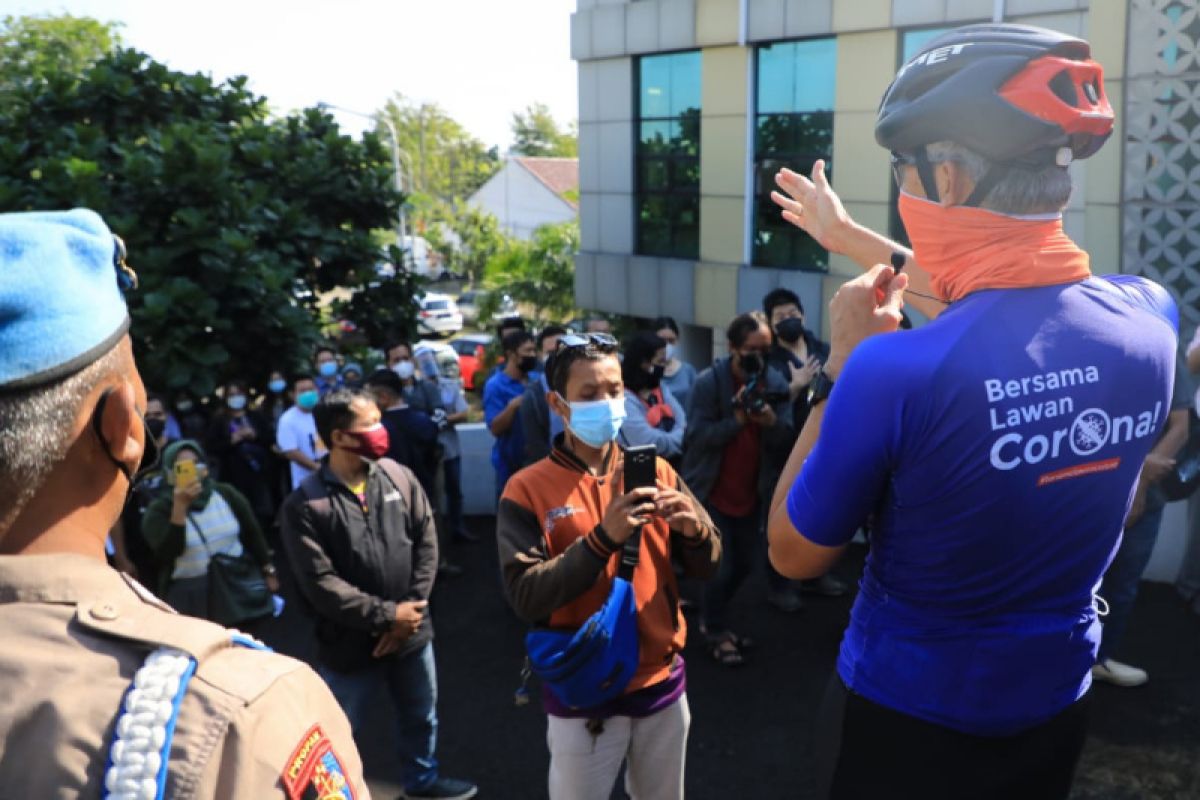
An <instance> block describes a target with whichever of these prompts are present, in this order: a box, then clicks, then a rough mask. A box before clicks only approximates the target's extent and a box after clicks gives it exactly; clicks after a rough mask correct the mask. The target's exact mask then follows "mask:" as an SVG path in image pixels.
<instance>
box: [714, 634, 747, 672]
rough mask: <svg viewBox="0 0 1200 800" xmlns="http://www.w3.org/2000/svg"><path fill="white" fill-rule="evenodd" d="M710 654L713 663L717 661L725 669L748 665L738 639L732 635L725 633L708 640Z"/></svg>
mask: <svg viewBox="0 0 1200 800" xmlns="http://www.w3.org/2000/svg"><path fill="white" fill-rule="evenodd" d="M708 648H709V652H710V653H711V654H712V657H713V661H716V662H717V663H718V664H720V665H721V666H723V667H740V666H741V665H742V664H744V663H746V659H745V658H744V657H743V656H742V651H741V649H740V648H739V647H738V645H737V637H735V636H734V635H733V634H732V633H725V634H723V635H721V636H715V637H712V638H710V639H709V640H708Z"/></svg>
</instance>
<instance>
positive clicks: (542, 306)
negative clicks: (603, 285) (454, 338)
mask: <svg viewBox="0 0 1200 800" xmlns="http://www.w3.org/2000/svg"><path fill="white" fill-rule="evenodd" d="M578 250H579V223H577V222H561V223H558V224H556V225H543V226H541V227H540V228H538V229H537V230H535V231H534V232H533V238H532V239H531V240H530V241H528V242H524V241H521V240H519V239H510V240H508V243H507V245H506V246H505V247H504V249H503V250H501V251H500V252H499V253H497V255H496V256H495V257H494V258H492V259H491V260H490V261H489V262H488V265H487V280H486V285H487V287H488V288H489V289H490V290H491V294H490V295H489V300H498V298H499V297H500V296H501V294H507V295H509V296H510V297H512V299H513V300H515V301H517V303H519V304H522V305H527V306H530V307H532V308H533V315H534V318H535V319H537V320H538V321H542V322H544V321H546V320H551V319H554V320H565V319H567V318H568V317H569V316H570V314H571V312H572V311H574V310H575V253H576V252H577V251H578ZM493 310H494V309H489V308H481V310H480V311H481V314H485V313H486V314H490V313H492V311H493Z"/></svg>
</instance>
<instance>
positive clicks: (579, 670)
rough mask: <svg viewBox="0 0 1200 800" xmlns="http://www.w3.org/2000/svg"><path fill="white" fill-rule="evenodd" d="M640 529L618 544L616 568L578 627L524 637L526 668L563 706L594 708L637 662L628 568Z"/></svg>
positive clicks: (614, 693)
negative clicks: (605, 594)
mask: <svg viewBox="0 0 1200 800" xmlns="http://www.w3.org/2000/svg"><path fill="white" fill-rule="evenodd" d="M641 542H642V532H641V529H640V528H639V529H637V530H636V531H634V532H633V534H632V535H631V536H630V537H629V538H628V539H627V540H626V541H625V544H624V546H623V547H622V548H621V566H620V567H619V568H618V570H617V575H616V577H615V578H613V583H612V589H611V591H609V593H608V599H606V600H605V601H604V605H603V606H601V607H600V609H599V610H598V611H597V612H596V613H594V614H592V615H591V616H590V617H588V618H587V620H585V621H584V623H583V624H582V625H580V626H579V628H578V629H577V630H561V629H557V628H535V629H533V630H531V631H530V632H529V633H528V634H526V636H525V649H526V651H527V653H528V655H529V668H530V669H531V670H532V671H533V674H534V675H537V676H538V677H539V678H540V679H541V680H542V682H543V683H545V684H546V686H548V687H549V688H550V691H551V692H553V693H554V696H555V697H557V698H558V699H559V700H560V701H562V702H563V703H564V704H566V705H568V706H570V707H571V708H593V707H595V706H598V705H600V704H602V703H606V702H608V701H609V700H612V699H613V698H615V697H619V696H620V695H621V693H622V692H624V691H625V687H626V686H628V685H629V681H630V680H631V679H632V678H633V673H634V672H635V671H636V670H637V665H638V630H637V601H636V599H635V598H634V594H633V583H632V580H633V571H634V569H636V568H637V564H638V551H639V550H640V549H641Z"/></svg>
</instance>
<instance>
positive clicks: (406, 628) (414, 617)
mask: <svg viewBox="0 0 1200 800" xmlns="http://www.w3.org/2000/svg"><path fill="white" fill-rule="evenodd" d="M428 606H429V601H428V600H406V601H405V602H403V603H397V604H396V621H395V622H394V623H392V629H391V630H390V631H389V632H388V633H390V634H391V635H393V636H397V637H399V641H400V642H403V641H406V640H407V639H408V638H409V637H410V636H412V635H413V634H414V633H416V632H417V630H418V629H419V628H420V627H421V623H422V622H424V621H425V609H426V608H427V607H428Z"/></svg>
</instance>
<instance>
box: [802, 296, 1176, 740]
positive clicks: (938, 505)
mask: <svg viewBox="0 0 1200 800" xmlns="http://www.w3.org/2000/svg"><path fill="white" fill-rule="evenodd" d="M1177 326H1178V312H1177V310H1176V308H1175V304H1174V302H1173V301H1172V300H1171V298H1170V296H1169V295H1168V294H1167V293H1166V291H1165V290H1163V289H1162V288H1161V287H1160V286H1158V285H1156V284H1153V283H1151V282H1149V281H1146V280H1144V279H1142V278H1135V277H1132V276H1113V277H1108V278H1090V279H1088V280H1085V281H1083V282H1081V283H1076V284H1067V285H1059V286H1048V287H1040V288H1032V289H1017V290H1011V289H1010V290H986V291H980V292H976V293H974V294H971V295H970V296H968V297H966V298H964V299H962V300H960V301H958V302H956V303H955V304H954V305H952V306H950V307H949V308H948V309H947V310H946V311H944V312H942V314H941V315H940V316H939V317H938V318H937V319H936V320H935V321H934V322H932V323H930V324H929V325H926V326H925V327H923V328H921V329H919V330H915V331H909V332H900V333H895V334H891V335H887V336H876V337H873V338H870V339H868V340H866V341H864V342H863V343H862V344H861V345H860V346H859V348H858V349H857V350H856V351H855V352H854V354H853V355H852V356H851V357H850V359H849V360H848V362H847V363H846V366H845V368H844V369H843V371H842V373H841V375H840V376H839V378H838V380H837V383H836V385H835V387H834V390H833V394H832V395H831V397H830V399H829V401H828V404H829V405H828V408H827V409H826V410H825V418H824V423H823V426H822V430H821V435H820V439H819V440H818V442H817V444H816V447H815V448H814V449H813V451H812V453H811V454H810V455H809V458H808V460H807V461H806V462H805V464H804V467H803V469H802V470H801V473H800V475H799V477H798V478H797V480H796V483H795V484H794V485H793V486H792V488H791V491H790V493H789V495H788V501H787V502H788V513H789V515H790V517H791V521H792V524H793V525H795V527H796V530H798V531H800V532H801V534H802V535H803V536H805V537H806V538H807V539H809V540H811V541H813V542H816V543H818V544H822V545H826V546H838V545H842V544H845V543H846V542H848V541H849V540H850V539H851V537H853V535H854V533H855V531H856V530H857V529H858V528H859V526H860V525H862V524H863V522H864V521H865V520H866V519H867V517H868V515H870V514H872V513H873V514H874V526H873V535H872V538H871V552H870V555H869V557H868V559H867V564H866V568H865V570H864V574H863V578H862V582H861V590H860V593H859V595H858V598H857V601H856V602H855V604H854V609H853V611H852V612H851V619H850V625H849V627H848V629H847V631H846V635H845V638H844V639H843V641H842V647H841V654H840V656H839V658H838V672H839V674H840V676H841V678H842V680H843V681H844V682H845V683H846V685H847V686H848V687H849V688H850V689H851V690H852V691H854V692H856V693H858V694H860V695H862V696H863V697H865V698H867V699H868V700H871V701H873V702H876V703H879V704H881V705H884V706H887V707H889V708H893V709H895V710H897V711H900V712H902V713H905V714H909V715H912V716H915V717H918V718H921V719H924V720H927V721H929V722H933V723H936V724H939V725H943V726H946V727H949V728H953V729H955V730H959V731H964V732H967V733H973V734H979V735H1007V734H1011V733H1015V732H1018V731H1021V730H1024V729H1027V728H1029V727H1032V726H1034V725H1037V724H1039V723H1042V722H1044V721H1046V720H1048V719H1050V718H1051V717H1053V716H1054V715H1055V714H1057V713H1058V712H1060V711H1062V710H1063V709H1064V708H1066V707H1067V706H1069V705H1070V704H1071V703H1073V702H1075V701H1076V700H1077V699H1078V698H1079V697H1081V696H1082V695H1083V694H1084V693H1085V692H1086V691H1087V689H1088V687H1089V686H1090V684H1091V672H1090V668H1091V666H1092V664H1093V663H1094V661H1095V657H1096V650H1097V647H1098V644H1099V640H1100V624H1099V621H1098V619H1097V614H1096V610H1095V601H1094V592H1095V591H1096V589H1097V587H1098V586H1099V583H1100V578H1101V576H1102V575H1103V574H1104V570H1105V568H1106V566H1107V565H1108V563H1109V561H1110V560H1111V559H1112V556H1113V554H1114V552H1115V550H1116V547H1117V543H1118V541H1119V539H1120V535H1121V526H1122V523H1123V521H1124V519H1125V514H1126V511H1127V510H1128V508H1129V505H1130V502H1131V500H1132V496H1133V489H1134V484H1135V482H1136V479H1137V475H1138V471H1139V470H1140V469H1141V466H1142V460H1143V459H1144V458H1145V456H1146V454H1147V453H1148V452H1149V450H1150V447H1151V446H1152V445H1153V444H1154V442H1155V440H1156V439H1157V437H1158V434H1159V432H1160V431H1161V430H1162V427H1163V425H1164V423H1165V421H1166V418H1167V413H1168V411H1169V410H1170V398H1171V384H1172V381H1173V378H1174V363H1175V347H1176V333H1175V331H1176V328H1177Z"/></svg>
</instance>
